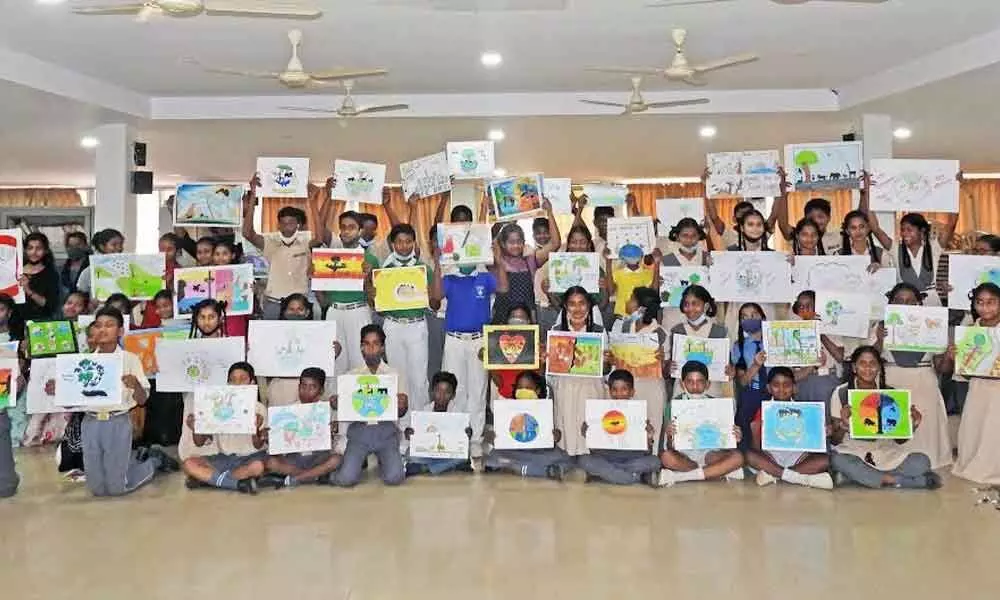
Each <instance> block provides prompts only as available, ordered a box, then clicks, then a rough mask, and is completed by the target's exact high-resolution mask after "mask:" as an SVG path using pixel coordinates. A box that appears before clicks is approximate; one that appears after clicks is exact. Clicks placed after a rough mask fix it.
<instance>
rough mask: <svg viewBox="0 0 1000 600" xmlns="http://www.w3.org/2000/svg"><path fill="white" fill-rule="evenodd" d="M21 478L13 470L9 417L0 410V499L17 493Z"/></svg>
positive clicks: (12, 448) (4, 411) (5, 412)
mask: <svg viewBox="0 0 1000 600" xmlns="http://www.w3.org/2000/svg"><path fill="white" fill-rule="evenodd" d="M20 482H21V478H20V477H18V475H17V470H16V469H15V468H14V447H13V446H12V445H11V440H10V417H9V416H7V411H6V410H0V498H10V497H11V496H13V495H14V494H16V493H17V485H18V484H19V483H20Z"/></svg>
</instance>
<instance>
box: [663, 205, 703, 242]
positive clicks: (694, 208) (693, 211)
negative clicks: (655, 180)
mask: <svg viewBox="0 0 1000 600" xmlns="http://www.w3.org/2000/svg"><path fill="white" fill-rule="evenodd" d="M656 218H657V220H659V221H660V223H659V225H658V227H659V230H658V233H659V236H660V237H667V235H668V234H669V233H670V229H671V228H672V227H673V226H674V225H676V224H677V223H679V222H680V220H681V219H694V220H695V221H697V222H698V223H702V222H704V220H705V199H704V198H660V199H658V200H657V201H656Z"/></svg>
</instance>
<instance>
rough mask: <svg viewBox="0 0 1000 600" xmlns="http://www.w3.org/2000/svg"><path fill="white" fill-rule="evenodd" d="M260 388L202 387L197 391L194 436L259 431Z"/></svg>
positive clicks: (233, 386)
mask: <svg viewBox="0 0 1000 600" xmlns="http://www.w3.org/2000/svg"><path fill="white" fill-rule="evenodd" d="M257 398H258V395H257V386H255V385H202V386H199V387H197V388H195V390H194V432H195V433H197V434H199V435H213V434H234V435H239V434H245V435H250V434H253V433H254V432H256V431H257Z"/></svg>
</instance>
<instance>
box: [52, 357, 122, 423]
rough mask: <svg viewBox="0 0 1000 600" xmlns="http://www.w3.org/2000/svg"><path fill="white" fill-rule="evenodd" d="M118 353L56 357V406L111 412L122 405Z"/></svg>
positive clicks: (120, 358)
mask: <svg viewBox="0 0 1000 600" xmlns="http://www.w3.org/2000/svg"><path fill="white" fill-rule="evenodd" d="M122 356H123V355H122V354H121V353H120V352H111V353H101V354H60V355H59V356H57V357H56V376H55V382H56V404H58V405H59V406H86V407H89V408H93V407H100V408H110V409H114V408H115V407H119V406H121V405H122V374H123V370H122V369H123V367H122Z"/></svg>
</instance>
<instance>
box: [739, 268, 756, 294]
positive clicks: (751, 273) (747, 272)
mask: <svg viewBox="0 0 1000 600" xmlns="http://www.w3.org/2000/svg"><path fill="white" fill-rule="evenodd" d="M762 280H763V276H762V275H761V272H760V269H758V268H757V267H747V268H746V269H744V270H742V271H740V272H739V273H737V274H736V284H737V285H738V286H740V287H741V288H743V289H757V288H759V287H760V283H761V281H762Z"/></svg>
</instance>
